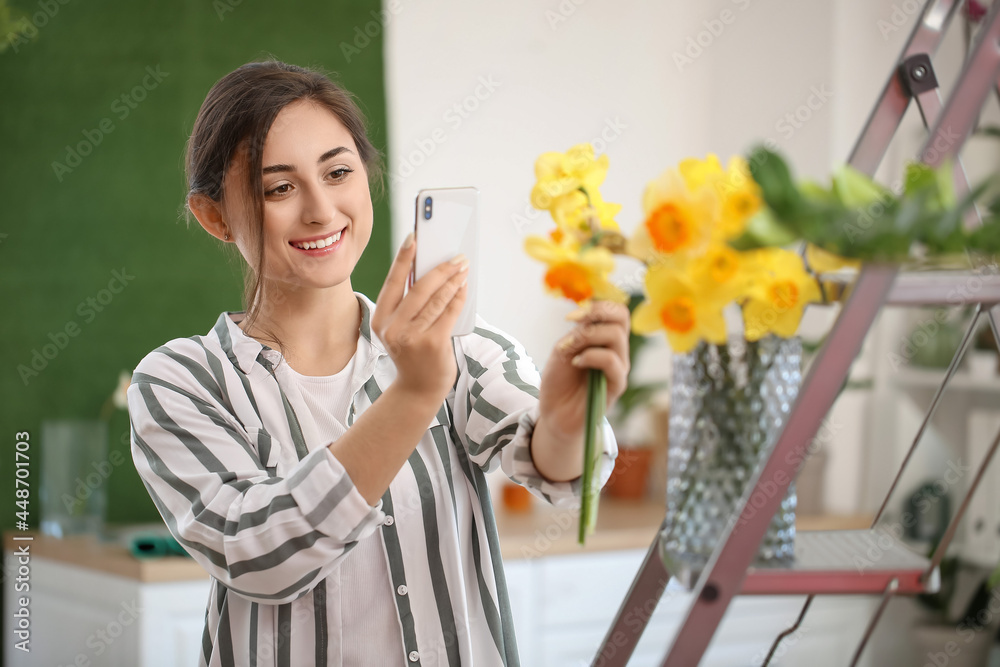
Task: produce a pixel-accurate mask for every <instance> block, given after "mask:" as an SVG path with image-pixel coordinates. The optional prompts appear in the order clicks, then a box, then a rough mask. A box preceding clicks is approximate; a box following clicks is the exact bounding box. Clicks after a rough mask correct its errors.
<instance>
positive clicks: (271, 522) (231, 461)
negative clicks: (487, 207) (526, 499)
mask: <svg viewBox="0 0 1000 667" xmlns="http://www.w3.org/2000/svg"><path fill="white" fill-rule="evenodd" d="M355 295H356V296H357V299H358V302H359V304H360V306H361V331H360V336H359V341H358V345H359V348H360V347H361V346H365V350H364V352H365V354H363V355H360V356H359V363H358V364H356V366H355V369H354V373H353V375H352V378H351V384H350V391H351V392H352V396H353V398H352V401H351V406H350V410H349V412H348V415H347V425H348V427H350V425H351V424H352V423H353V421H354V420H355V419H356V418H357V416H358V415H359V414H361V413H362V412H364V411H365V409H367V408H368V407H369V406H370V405H372V403H373V402H374V401H375V400H377V399H378V397H379V396H380V394H381V393H382V391H383V390H384V389H385V388H386V387H387V386H388V385H389V384H390V383H391V382H392V381H393V379H394V378H395V376H396V369H395V366H394V365H393V363H392V360H391V358H390V357H389V355H388V353H387V352H386V351H385V347H384V344H383V343H382V341H380V340H379V339H378V337H377V336H376V335H375V333H374V331H372V329H371V317H372V313H373V311H374V308H375V304H374V303H372V301H371V300H370V299H368V297H366V296H365V295H363V294H361V293H360V292H355ZM231 316H236V321H234V320H233V318H232V317H231ZM241 317H242V314H241V313H229V312H224V313H222V314H221V315H220V316H219V319H218V321H217V322H216V324H215V326H214V328H213V329H212V330H211V331H210V332H209V333H208V334H207V335H205V336H192V337H190V338H179V339H175V340H172V341H170V342H168V343H166V344H165V345H163V346H161V347H159V348H157V349H156V350H154V351H153V352H151V353H149V354H148V355H146V357H144V358H143V359H142V361H141V362H140V363H139V365H138V366H137V367H136V369H135V372H134V374H133V376H132V384H131V386H130V387H129V389H128V403H129V414H130V418H131V423H132V431H131V434H132V457H133V460H134V461H135V465H136V469H137V470H138V472H139V475H140V476H141V478H142V480H143V482H144V484H145V485H146V488H147V490H148V491H149V494H150V496H151V497H152V499H153V502H154V503H155V504H156V507H157V509H158V510H159V512H160V514H161V516H162V517H163V520H164V521H165V522H166V524H167V527H168V528H169V530H170V532H171V533H172V534H173V535H174V537H176V538H177V540H178V541H179V542H180V543H181V544H182V545H183V546H184V548H185V549H186V550H187V551H188V553H190V554H191V556H192V557H193V558H194V559H195V560H196V561H197V562H199V563H200V564H201V565H202V566H203V567H204V568H205V569H206V570H207V571H208V573H209V574H210V575H211V577H212V581H211V591H210V595H209V600H208V605H207V609H206V614H205V631H204V634H203V638H202V652H201V660H200V664H201V665H212V666H215V665H219V666H227V667H232V666H237V665H238V666H239V667H244V666H247V667H258V666H263V665H279V666H282V667H291V666H292V665H294V666H295V667H300V666H304V665H336V666H340V665H343V664H345V663H344V648H343V647H344V646H345V645H346V644H347V643H348V642H357V641H365V642H378V641H379V638H378V637H367V636H366V637H357V636H349V635H347V634H345V632H344V627H345V625H344V623H345V619H346V618H348V617H349V615H350V614H351V609H352V606H353V605H354V604H355V603H354V601H352V600H351V599H349V598H348V597H346V596H345V595H344V591H345V589H349V588H350V587H349V586H345V585H344V584H343V582H342V580H341V578H340V574H341V569H340V568H339V567H338V566H339V565H340V564H341V563H342V562H345V560H344V559H346V558H348V557H349V556H350V554H351V551H352V550H353V549H354V547H355V546H357V545H358V544H359V543H361V542H362V541H363V540H368V539H377V538H378V537H379V536H380V537H381V539H382V543H383V549H382V550H383V553H384V556H385V563H386V566H387V569H388V574H389V578H390V580H391V581H390V583H389V584H388V585H389V586H391V590H392V592H393V596H394V601H395V607H396V613H397V616H398V621H399V631H400V632H399V635H397V640H398V639H399V637H401V638H402V644H403V645H402V647H401V648H402V653H403V655H405V656H406V658H407V661H408V662H407V664H408V665H425V666H430V665H435V666H437V665H442V666H447V667H455V666H456V665H475V666H476V667H493V666H499V665H505V666H512V665H517V664H518V654H517V645H516V640H515V637H514V626H513V622H512V619H511V608H510V602H509V599H508V595H507V587H506V584H505V581H504V574H503V563H502V561H501V556H500V544H499V538H498V535H497V528H496V522H495V519H494V514H493V509H492V504H491V501H490V495H489V490H488V486H487V480H486V477H485V474H486V473H488V472H490V471H493V470H496V469H497V468H498V467H499V468H500V469H501V470H502V471H503V472H504V473H505V474H506V475H507V476H508V477H510V478H511V479H512V480H514V481H515V482H518V483H520V484H522V485H524V486H525V487H527V488H528V489H529V490H530V491H531V492H532V493H533V494H534V495H536V496H538V497H539V498H542V499H544V500H545V501H547V502H549V503H551V504H553V505H556V506H564V507H579V502H580V487H581V482H580V479H579V478H577V479H575V480H572V481H569V482H550V481H548V480H546V479H544V478H543V477H542V476H541V475H540V474H539V472H538V471H537V469H536V468H535V467H534V465H533V463H532V459H531V453H530V449H529V444H530V440H531V434H532V431H533V428H534V425H535V423H536V421H537V419H538V387H539V384H540V375H539V372H538V369H537V368H536V367H535V365H534V364H533V363H532V361H531V359H530V357H529V356H528V355H527V354H526V352H525V350H524V348H523V347H522V346H521V345H520V343H518V342H517V341H516V340H514V339H513V338H511V337H510V336H508V335H506V334H505V333H504V332H502V331H500V330H499V329H496V328H495V327H492V326H490V325H489V324H487V323H486V322H485V321H484V320H483V318H482V317H480V316H478V315H477V317H476V324H477V326H476V328H475V331H474V332H473V333H471V334H468V335H465V336H459V337H455V338H453V339H452V340H453V343H454V345H455V356H456V361H457V363H458V377H457V379H456V382H455V384H454V386H453V388H452V391H451V392H450V393H449V394H448V396H447V397H446V399H445V401H444V402H443V403H442V405H441V408H440V410H439V411H438V413H437V415H436V416H435V417H434V418H433V419H432V421H431V423H430V424H428V427H427V430H426V431H425V433H424V435H423V437H422V438H421V440H420V442H419V443H418V444H417V446H416V449H415V450H414V451H413V453H412V454H411V455H410V457H409V459H408V461H407V462H406V464H405V465H404V466H403V467H402V469H400V471H399V473H398V474H397V475H396V477H395V479H394V480H393V481H392V483H391V484H390V486H389V489H388V490H387V491H386V492H385V494H384V495H383V496H382V498H381V499H380V500H379V501H378V503H377V504H376V505H375V506H374V507H373V506H371V505H369V504H368V503H367V502H366V501H365V499H364V497H363V496H362V495H361V493H360V492H359V491H358V490H357V488H356V487H355V486H354V484H353V483H352V481H351V479H350V477H349V476H348V474H347V472H346V470H345V469H344V467H343V466H342V465H341V464H340V463H339V462H338V460H337V459H336V457H334V456H333V453H332V452H331V451H330V449H329V447H327V446H326V445H327V444H329V440H328V441H326V442H324V441H323V438H322V437H321V436H320V435H319V434H317V432H316V431H317V427H316V424H315V420H314V418H313V417H312V415H311V414H310V413H309V411H308V410H303V409H301V408H300V409H299V410H296V409H295V406H296V403H299V404H300V400H301V395H300V394H298V393H297V392H295V390H294V385H292V386H282V383H281V382H279V380H278V376H280V373H278V374H276V373H275V367H276V365H277V364H278V362H279V361H282V359H281V356H280V354H279V353H278V352H277V351H276V350H272V349H270V348H269V347H267V346H264V345H262V344H260V343H259V342H257V341H256V340H254V339H253V338H250V337H249V336H246V335H245V334H244V333H243V331H242V330H241V329H240V328H239V327H238V326H237V322H238V321H239V319H240V318H241ZM362 359H363V363H362V362H361V360H362ZM603 435H604V437H603V440H604V451H603V453H602V455H601V460H600V463H599V469H598V479H599V482H600V484H601V485H603V484H604V483H605V482H606V481H607V478H608V477H609V476H610V474H611V468H612V467H613V465H614V459H615V457H616V456H617V452H618V450H617V443H616V441H615V438H614V434H613V432H612V431H611V428H610V426H609V425H608V423H607V421H606V420H605V422H604V424H603ZM331 440H332V439H331ZM376 533H378V534H376ZM399 652H400V650H399V648H395V647H394V648H393V651H388V650H387V653H386V655H387V656H389V655H392V654H393V653H395V654H396V655H398V654H399ZM382 664H391V660H389V661H388V662H383V663H382Z"/></svg>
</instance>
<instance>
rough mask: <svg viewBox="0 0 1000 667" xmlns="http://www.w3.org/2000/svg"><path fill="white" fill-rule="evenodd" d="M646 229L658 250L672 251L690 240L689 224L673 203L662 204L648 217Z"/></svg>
mask: <svg viewBox="0 0 1000 667" xmlns="http://www.w3.org/2000/svg"><path fill="white" fill-rule="evenodd" d="M646 229H647V230H648V231H649V237H650V238H651V239H652V240H653V245H654V246H655V247H656V249H657V250H659V251H660V252H674V251H675V250H677V249H678V248H683V247H684V246H685V245H687V244H688V243H689V242H690V241H691V224H690V223H689V222H688V220H686V219H685V218H684V216H683V214H682V213H681V211H680V210H679V209H678V208H677V207H676V206H674V205H673V204H664V205H663V206H661V207H659V208H658V209H656V210H655V211H653V213H652V214H650V216H649V217H648V218H646Z"/></svg>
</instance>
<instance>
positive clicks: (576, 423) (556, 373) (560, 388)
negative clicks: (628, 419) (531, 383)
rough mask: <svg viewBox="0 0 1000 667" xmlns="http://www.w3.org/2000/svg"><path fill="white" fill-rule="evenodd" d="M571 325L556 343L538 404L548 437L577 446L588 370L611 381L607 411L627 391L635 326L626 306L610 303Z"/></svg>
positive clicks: (596, 305) (582, 313)
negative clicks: (629, 342)
mask: <svg viewBox="0 0 1000 667" xmlns="http://www.w3.org/2000/svg"><path fill="white" fill-rule="evenodd" d="M568 319H574V320H576V326H574V327H573V329H572V330H571V331H570V332H569V333H568V334H566V336H564V337H563V338H562V339H561V340H560V341H559V342H558V343H556V346H555V348H554V349H553V351H552V355H551V356H550V357H549V359H548V362H546V364H545V368H544V370H543V371H542V386H541V388H540V389H539V395H538V401H539V414H540V419H541V420H543V421H544V422H545V427H546V429H547V430H548V432H549V433H551V434H552V435H553V436H555V437H556V438H558V439H560V440H565V441H575V440H578V439H581V440H582V437H583V429H584V416H585V415H586V412H587V375H588V374H589V369H591V368H596V369H600V370H602V371H604V375H605V376H606V377H607V380H608V393H607V397H608V402H607V407H608V408H610V407H611V406H612V405H614V403H615V401H616V400H617V399H618V397H619V396H621V395H622V392H624V391H625V387H626V385H627V383H628V373H629V353H628V337H629V331H630V329H631V324H630V317H629V310H628V306H626V305H625V304H621V303H615V302H612V301H594V302H592V304H591V306H590V308H581V309H580V310H577V311H575V312H574V313H570V315H569V316H568Z"/></svg>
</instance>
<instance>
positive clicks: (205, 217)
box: [188, 194, 234, 242]
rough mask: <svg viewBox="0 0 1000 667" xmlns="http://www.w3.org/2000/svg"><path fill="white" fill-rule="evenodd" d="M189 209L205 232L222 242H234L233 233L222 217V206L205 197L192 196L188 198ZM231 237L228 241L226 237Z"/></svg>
mask: <svg viewBox="0 0 1000 667" xmlns="http://www.w3.org/2000/svg"><path fill="white" fill-rule="evenodd" d="M188 208H190V209H191V212H192V213H194V217H196V218H197V219H198V222H199V223H200V224H201V226H202V227H204V228H205V231H206V232H208V233H209V234H211V235H212V236H214V237H215V238H217V239H219V240H220V241H226V242H229V241H233V240H234V239H233V233H232V231H231V230H230V229H229V225H227V224H226V222H225V220H224V219H223V215H222V205H221V204H219V203H218V202H215V201H212V200H211V199H210V198H209V197H206V196H205V195H199V194H195V195H191V196H190V197H188ZM227 235H228V236H229V238H228V239H227V238H226V236H227Z"/></svg>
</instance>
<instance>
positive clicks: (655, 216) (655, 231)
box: [628, 169, 719, 262]
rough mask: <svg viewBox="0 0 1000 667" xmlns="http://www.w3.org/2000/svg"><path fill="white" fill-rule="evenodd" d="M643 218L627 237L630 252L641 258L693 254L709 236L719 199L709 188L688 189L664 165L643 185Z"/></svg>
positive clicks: (717, 210) (682, 181) (648, 258)
mask: <svg viewBox="0 0 1000 667" xmlns="http://www.w3.org/2000/svg"><path fill="white" fill-rule="evenodd" d="M642 206H643V210H644V212H645V216H646V217H645V220H643V222H642V224H641V225H639V227H638V228H637V229H636V232H635V234H634V235H633V236H632V238H631V239H630V241H629V246H628V252H629V254H630V255H632V256H634V257H636V258H638V259H641V260H643V261H645V262H654V261H656V258H657V255H659V254H667V255H670V254H697V253H699V252H701V251H703V250H704V248H705V245H706V244H707V242H708V241H709V239H710V238H711V234H712V228H713V227H714V225H715V224H716V222H717V220H718V216H719V200H718V198H717V197H716V196H715V193H714V192H713V191H712V189H711V188H698V189H697V190H694V191H692V190H691V189H689V188H688V187H687V184H686V183H685V180H684V177H683V176H682V174H681V173H680V171H679V170H678V169H668V170H667V171H665V172H664V173H663V174H661V175H660V177H659V178H657V179H656V180H654V181H652V182H650V183H649V185H647V186H646V191H645V192H644V193H643V197H642Z"/></svg>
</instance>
